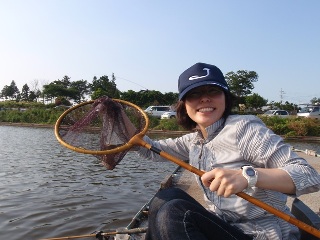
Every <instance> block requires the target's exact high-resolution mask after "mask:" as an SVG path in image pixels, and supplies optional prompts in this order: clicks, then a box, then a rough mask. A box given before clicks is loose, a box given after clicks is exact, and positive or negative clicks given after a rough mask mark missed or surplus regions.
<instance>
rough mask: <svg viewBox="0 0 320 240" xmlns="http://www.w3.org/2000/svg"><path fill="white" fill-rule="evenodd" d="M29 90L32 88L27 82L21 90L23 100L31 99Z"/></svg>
mask: <svg viewBox="0 0 320 240" xmlns="http://www.w3.org/2000/svg"><path fill="white" fill-rule="evenodd" d="M29 91H30V88H29V86H28V84H25V85H23V86H22V90H21V100H22V101H29Z"/></svg>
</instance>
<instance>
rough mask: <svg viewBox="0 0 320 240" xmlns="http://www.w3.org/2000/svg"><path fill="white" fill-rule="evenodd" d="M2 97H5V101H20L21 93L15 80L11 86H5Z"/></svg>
mask: <svg viewBox="0 0 320 240" xmlns="http://www.w3.org/2000/svg"><path fill="white" fill-rule="evenodd" d="M1 96H2V97H4V98H5V99H8V98H9V99H16V100H19V97H20V91H19V89H18V87H17V85H16V83H15V81H14V80H12V82H11V84H10V85H9V86H7V85H5V86H4V87H3V89H2V90H1Z"/></svg>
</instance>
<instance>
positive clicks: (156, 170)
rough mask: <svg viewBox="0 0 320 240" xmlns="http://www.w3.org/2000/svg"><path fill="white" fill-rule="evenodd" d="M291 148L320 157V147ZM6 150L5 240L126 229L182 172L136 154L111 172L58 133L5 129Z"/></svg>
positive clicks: (0, 180) (0, 203)
mask: <svg viewBox="0 0 320 240" xmlns="http://www.w3.org/2000/svg"><path fill="white" fill-rule="evenodd" d="M291 144H292V145H293V146H295V147H296V148H298V149H302V150H305V149H313V150H316V151H317V152H318V153H320V143H298V142H292V143H291ZM0 147H1V151H0V165H1V167H0V239H1V240H2V239H10V240H15V239H40V238H50V237H62V236H72V235H82V234H90V233H92V232H94V231H95V230H100V229H114V228H117V227H124V226H126V225H127V224H128V223H129V221H130V220H131V217H132V216H133V215H134V214H135V213H136V212H137V211H138V210H139V209H140V207H141V206H142V205H143V204H144V203H145V202H146V201H147V200H149V199H150V198H151V197H152V195H153V194H154V193H155V191H156V190H157V189H158V187H159V183H160V182H161V180H162V179H163V178H164V177H165V176H166V175H168V174H169V173H170V172H171V171H173V170H174V169H175V167H176V166H175V165H174V164H172V163H170V162H162V163H156V162H152V161H148V160H141V159H139V157H138V156H137V154H136V153H134V152H130V153H128V154H127V156H126V157H125V158H124V159H123V160H122V162H121V163H120V164H119V165H118V166H117V167H116V169H115V170H113V171H108V170H106V169H105V168H104V167H102V166H101V165H100V163H99V161H98V160H97V159H96V158H94V157H92V156H89V155H84V154H79V153H75V152H72V151H70V150H68V149H66V148H64V147H62V146H61V145H60V144H59V143H58V142H57V140H56V139H55V137H54V133H53V129H43V128H25V127H8V126H0ZM92 239H93V238H92Z"/></svg>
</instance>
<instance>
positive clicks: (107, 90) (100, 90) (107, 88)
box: [90, 74, 121, 99]
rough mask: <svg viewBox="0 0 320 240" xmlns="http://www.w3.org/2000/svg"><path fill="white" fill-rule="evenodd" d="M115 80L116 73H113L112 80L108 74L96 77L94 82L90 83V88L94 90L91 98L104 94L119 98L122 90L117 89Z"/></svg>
mask: <svg viewBox="0 0 320 240" xmlns="http://www.w3.org/2000/svg"><path fill="white" fill-rule="evenodd" d="M115 80H116V78H115V76H114V74H112V80H109V77H108V76H107V75H104V76H101V77H100V78H99V79H97V77H94V78H93V80H92V84H91V85H90V90H91V92H92V95H91V99H97V98H99V97H102V96H108V97H111V98H119V97H120V93H121V92H120V91H119V90H118V89H117V84H116V83H115Z"/></svg>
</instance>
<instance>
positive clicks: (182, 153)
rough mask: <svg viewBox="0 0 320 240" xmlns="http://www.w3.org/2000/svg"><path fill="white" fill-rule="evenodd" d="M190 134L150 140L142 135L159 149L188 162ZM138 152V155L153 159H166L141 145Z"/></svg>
mask: <svg viewBox="0 0 320 240" xmlns="http://www.w3.org/2000/svg"><path fill="white" fill-rule="evenodd" d="M191 135H192V134H187V135H184V136H182V137H179V138H175V139H172V138H168V139H164V140H157V141H154V140H152V139H151V138H149V137H148V136H144V137H143V140H144V141H146V142H147V143H149V144H150V145H152V146H153V147H155V148H157V149H159V150H161V151H164V152H166V153H168V154H170V155H172V156H174V157H176V158H178V159H180V160H182V161H185V162H188V161H189V149H190V142H191V138H192V136H191ZM138 153H139V155H140V156H142V157H144V158H148V159H151V160H154V161H165V160H166V159H165V158H163V157H161V156H160V155H159V154H157V153H155V152H153V151H150V150H148V149H146V148H143V147H140V149H139V151H138ZM167 161H168V160H167Z"/></svg>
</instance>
